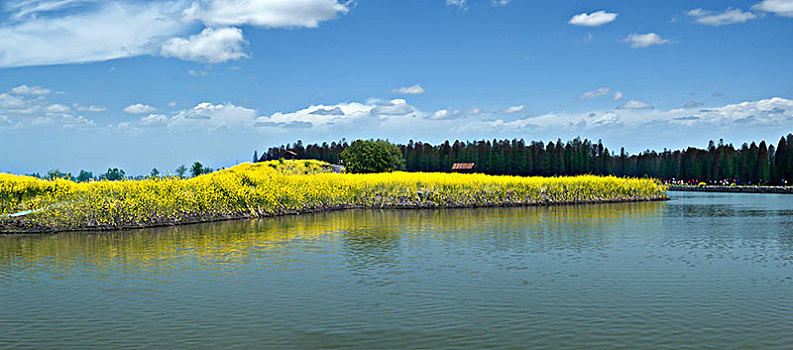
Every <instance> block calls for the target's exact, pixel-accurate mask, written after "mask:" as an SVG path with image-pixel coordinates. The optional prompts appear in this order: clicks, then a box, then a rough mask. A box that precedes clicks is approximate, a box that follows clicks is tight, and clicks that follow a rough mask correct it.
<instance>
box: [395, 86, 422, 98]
mask: <svg viewBox="0 0 793 350" xmlns="http://www.w3.org/2000/svg"><path fill="white" fill-rule="evenodd" d="M391 91H392V92H393V93H396V94H402V95H421V94H423V93H424V92H425V91H424V88H423V87H421V85H419V84H416V85H412V86H405V87H401V88H396V89H394V90H391Z"/></svg>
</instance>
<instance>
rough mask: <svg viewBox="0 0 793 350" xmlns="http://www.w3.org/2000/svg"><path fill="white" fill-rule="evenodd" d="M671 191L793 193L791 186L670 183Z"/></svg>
mask: <svg viewBox="0 0 793 350" xmlns="http://www.w3.org/2000/svg"><path fill="white" fill-rule="evenodd" d="M669 190H670V191H690V192H732V193H783V194H793V187H791V186H714V185H705V186H681V185H670V186H669Z"/></svg>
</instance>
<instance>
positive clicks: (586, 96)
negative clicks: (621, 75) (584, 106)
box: [578, 88, 611, 100]
mask: <svg viewBox="0 0 793 350" xmlns="http://www.w3.org/2000/svg"><path fill="white" fill-rule="evenodd" d="M610 91H611V89H609V88H600V89H597V90H593V91H587V92H585V93H583V94H581V96H579V97H578V98H579V99H582V100H585V99H589V98H595V97H600V96H604V95H608V93H609V92H610Z"/></svg>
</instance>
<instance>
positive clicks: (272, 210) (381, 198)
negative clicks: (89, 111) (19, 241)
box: [0, 161, 666, 232]
mask: <svg viewBox="0 0 793 350" xmlns="http://www.w3.org/2000/svg"><path fill="white" fill-rule="evenodd" d="M664 191H665V189H664V188H663V186H660V185H659V184H658V183H657V182H656V181H653V180H646V179H621V178H616V177H598V176H576V177H553V178H540V177H511V176H487V175H479V174H470V175H465V174H441V173H403V172H395V173H384V174H365V175H364V174H360V175H359V174H334V173H329V169H328V167H327V164H326V163H322V162H317V161H285V162H278V161H273V162H265V163H256V164H250V163H246V164H241V165H238V166H235V167H233V168H230V169H226V170H222V171H218V172H215V173H212V174H207V175H202V176H199V177H196V178H192V179H187V180H183V179H176V178H161V179H149V180H141V181H119V182H108V181H99V182H94V183H84V184H77V183H73V182H70V181H65V180H54V181H45V180H39V179H36V178H31V177H26V176H16V175H8V174H0V215H2V217H0V231H3V232H34V231H44V232H47V231H60V230H76V229H79V230H97V229H98V230H113V229H124V228H135V227H148V226H159V225H172V224H180V223H193V222H202V221H214V220H224V219H233V218H250V217H261V216H273V215H283V214H293V213H302V212H314V211H322V210H332V209H342V208H355V207H367V208H381V207H386V208H432V207H474V206H503V205H551V204H568V203H592V202H616V201H634V200H654V199H665V198H666V194H665V193H664ZM21 211H31V212H32V213H30V214H27V215H24V216H16V217H9V216H8V214H12V213H17V212H21Z"/></svg>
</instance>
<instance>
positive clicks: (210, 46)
mask: <svg viewBox="0 0 793 350" xmlns="http://www.w3.org/2000/svg"><path fill="white" fill-rule="evenodd" d="M244 43H245V38H243V36H242V30H240V29H239V28H233V27H232V28H217V29H215V28H206V29H204V30H203V31H201V33H199V34H196V35H191V36H190V37H189V38H187V39H184V38H171V39H168V40H167V41H165V42H164V43H163V44H162V48H161V49H160V55H162V56H165V57H176V58H179V59H182V60H185V61H196V62H207V63H220V62H226V61H231V60H238V59H240V58H247V57H248V54H247V53H245V51H244V49H243V44H244ZM191 72H193V71H191ZM191 75H194V76H195V75H196V74H193V73H191Z"/></svg>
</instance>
